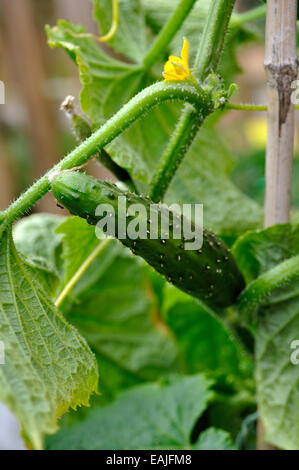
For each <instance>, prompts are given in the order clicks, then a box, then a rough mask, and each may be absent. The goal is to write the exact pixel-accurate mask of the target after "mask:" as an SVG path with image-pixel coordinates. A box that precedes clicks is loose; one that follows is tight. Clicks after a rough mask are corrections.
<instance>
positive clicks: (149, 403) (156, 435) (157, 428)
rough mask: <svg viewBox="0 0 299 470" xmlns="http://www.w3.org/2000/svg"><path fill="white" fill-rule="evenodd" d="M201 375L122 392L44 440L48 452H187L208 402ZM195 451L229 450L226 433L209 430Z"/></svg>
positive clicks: (228, 440)
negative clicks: (78, 420)
mask: <svg viewBox="0 0 299 470" xmlns="http://www.w3.org/2000/svg"><path fill="white" fill-rule="evenodd" d="M209 387H210V382H209V381H208V380H207V379H205V377H204V376H203V375H195V376H191V377H185V378H182V379H179V380H175V381H172V382H170V383H169V384H158V383H157V384H148V385H143V386H139V387H136V388H134V389H131V390H129V391H127V392H123V393H122V394H121V395H120V396H119V397H118V398H117V399H116V400H115V401H114V402H113V403H111V404H110V405H108V406H105V407H103V408H100V409H97V410H94V411H91V412H90V413H89V415H88V416H87V418H86V419H85V420H84V421H82V422H81V423H79V424H75V425H73V426H71V427H70V428H68V429H63V430H62V431H61V432H59V433H57V434H56V435H55V436H53V437H50V438H49V440H48V447H49V448H50V449H118V450H121V449H134V450H137V449H151V450H153V449H192V447H193V445H192V444H191V433H192V430H193V428H194V425H195V423H196V421H197V419H198V418H199V417H200V415H201V414H202V413H203V411H204V410H205V409H206V407H207V405H208V402H209V401H210V399H211V391H210V390H209ZM194 447H195V448H198V449H207V448H211V449H232V448H233V447H234V446H233V444H232V442H231V440H230V438H229V436H228V435H227V433H224V432H221V431H219V430H214V429H210V430H209V431H207V432H204V433H203V434H202V435H200V437H199V441H198V442H197V443H196V444H195V446H194Z"/></svg>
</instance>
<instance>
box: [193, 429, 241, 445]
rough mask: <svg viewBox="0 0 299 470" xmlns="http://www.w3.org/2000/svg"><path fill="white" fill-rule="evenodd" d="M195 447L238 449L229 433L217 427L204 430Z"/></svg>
mask: <svg viewBox="0 0 299 470" xmlns="http://www.w3.org/2000/svg"><path fill="white" fill-rule="evenodd" d="M193 448H194V449H195V450H237V447H236V445H235V444H234V443H233V442H232V439H231V437H230V435H229V433H228V432H226V431H222V429H215V428H209V429H207V430H206V431H203V432H202V433H201V434H200V436H199V438H198V441H197V442H196V444H195V445H194V446H193Z"/></svg>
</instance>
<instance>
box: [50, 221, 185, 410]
mask: <svg viewBox="0 0 299 470" xmlns="http://www.w3.org/2000/svg"><path fill="white" fill-rule="evenodd" d="M58 230H59V233H62V234H63V244H64V253H65V254H64V256H65V258H66V266H67V269H69V268H70V267H71V266H72V264H73V265H74V266H78V265H77V264H76V263H77V260H82V261H83V260H85V257H87V256H88V255H89V254H90V250H92V249H93V246H94V245H95V244H98V243H99V240H98V239H97V238H96V235H95V229H94V227H91V226H88V225H87V223H86V221H85V220H82V219H79V218H78V217H73V218H69V219H68V220H67V221H66V222H64V223H63V224H62V225H61V226H60V227H59V229H58ZM79 240H82V244H81V243H80V242H79ZM63 311H64V313H65V315H66V316H67V318H68V319H69V320H70V321H71V323H73V324H74V325H75V326H76V327H77V328H79V330H80V332H81V333H82V334H83V335H84V336H85V338H86V339H87V341H88V343H89V344H90V345H91V346H92V348H93V350H94V351H95V353H96V355H97V358H98V361H99V367H100V373H101V383H100V391H101V392H102V394H103V397H102V398H101V399H100V400H101V401H102V402H103V401H104V400H106V399H109V398H111V397H113V396H114V395H115V392H116V391H117V390H118V389H120V388H124V387H128V386H131V385H132V384H135V383H139V382H143V381H144V380H154V379H156V378H158V377H161V376H167V375H169V374H171V373H174V372H175V371H177V370H178V367H179V366H178V350H177V348H176V346H175V343H174V341H173V340H172V338H171V336H170V334H169V333H168V332H167V329H166V327H165V326H164V325H163V324H162V322H161V320H160V319H159V316H158V315H159V314H158V300H157V297H156V294H155V292H154V290H153V287H152V283H151V276H150V270H149V268H148V266H147V265H145V263H144V262H142V261H141V260H140V259H139V258H137V257H134V256H132V255H131V253H130V252H129V251H128V250H127V249H125V248H124V247H123V246H122V245H121V244H120V243H119V242H118V241H115V240H114V241H111V243H110V245H108V246H107V247H106V249H105V250H104V251H103V252H102V253H101V254H100V255H99V256H98V257H97V258H96V259H95V260H94V261H93V263H92V265H91V266H90V267H89V268H88V270H87V271H86V273H85V274H84V275H83V276H82V277H81V279H80V280H79V282H78V283H77V285H76V286H75V288H74V289H73V291H72V292H71V293H70V294H69V296H68V298H67V299H66V301H65V302H64V305H63Z"/></svg>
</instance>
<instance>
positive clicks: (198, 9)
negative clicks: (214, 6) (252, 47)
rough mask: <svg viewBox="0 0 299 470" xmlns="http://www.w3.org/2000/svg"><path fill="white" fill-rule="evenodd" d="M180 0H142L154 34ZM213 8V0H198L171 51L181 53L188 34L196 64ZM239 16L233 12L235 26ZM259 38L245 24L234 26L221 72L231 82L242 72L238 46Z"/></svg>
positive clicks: (191, 53) (192, 57)
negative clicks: (209, 11)
mask: <svg viewBox="0 0 299 470" xmlns="http://www.w3.org/2000/svg"><path fill="white" fill-rule="evenodd" d="M178 2H179V0H142V5H143V6H144V10H145V14H146V21H147V23H148V25H149V26H150V27H151V29H152V31H153V32H154V33H158V32H159V31H160V30H161V28H162V27H163V26H164V24H165V22H166V21H167V20H168V18H169V17H170V15H171V14H172V12H173V11H174V9H175V8H176V6H177V4H178ZM209 7H210V0H198V1H197V2H196V3H195V5H194V7H193V9H192V10H191V13H190V14H189V16H188V17H187V19H186V20H185V22H184V24H183V26H182V28H181V29H180V31H179V32H178V34H177V35H176V36H175V37H174V39H173V41H172V42H171V44H170V47H169V51H168V52H169V54H176V55H177V51H179V50H180V48H181V45H182V38H183V37H185V38H187V39H188V42H189V45H190V63H191V64H193V63H194V60H195V57H196V53H197V47H198V40H199V38H200V36H201V34H202V31H203V28H204V24H205V20H206V17H207V14H208V10H209ZM237 17H238V15H235V14H233V15H232V21H231V24H232V25H234V19H235V18H237ZM256 39H257V36H256V35H255V34H253V33H252V32H251V31H250V30H248V29H247V28H246V29H245V28H244V27H243V26H240V25H236V26H232V27H231V28H230V32H229V35H228V36H227V39H226V44H225V48H224V51H223V55H222V58H221V62H220V66H219V73H220V75H221V76H222V78H224V80H225V81H226V83H227V84H230V83H231V81H232V80H233V79H234V75H235V74H236V73H239V72H240V71H241V68H240V66H239V64H238V60H237V49H238V47H240V46H241V45H243V44H245V43H247V42H249V41H253V40H256ZM195 75H196V70H195Z"/></svg>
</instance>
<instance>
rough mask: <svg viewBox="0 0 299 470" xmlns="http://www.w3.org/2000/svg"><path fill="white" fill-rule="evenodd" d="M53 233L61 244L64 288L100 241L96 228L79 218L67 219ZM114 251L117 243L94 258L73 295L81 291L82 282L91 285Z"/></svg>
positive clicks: (111, 257)
mask: <svg viewBox="0 0 299 470" xmlns="http://www.w3.org/2000/svg"><path fill="white" fill-rule="evenodd" d="M55 232H56V233H57V234H59V236H60V237H61V239H62V244H63V250H62V259H63V267H64V280H63V284H62V287H64V286H65V285H66V284H67V283H68V282H69V281H70V280H71V279H72V277H73V276H74V275H75V274H76V272H77V271H78V269H79V268H80V267H81V266H82V264H83V263H84V262H85V261H86V259H87V258H88V256H89V255H91V253H92V252H93V251H94V250H95V249H97V248H98V246H99V244H100V243H101V242H102V240H99V239H98V238H97V236H96V228H95V227H90V226H89V225H88V224H87V223H86V221H85V220H83V219H80V218H79V217H69V218H68V219H66V220H65V221H64V222H62V224H60V225H59V226H58V227H57V228H56V230H55ZM116 251H118V244H117V242H112V243H111V244H110V246H109V250H105V253H104V254H102V255H101V256H99V257H97V258H95V260H94V262H93V264H92V265H91V266H90V267H89V268H88V270H87V271H86V274H85V276H84V280H83V279H82V278H83V276H82V278H81V279H80V280H79V282H78V283H77V285H76V286H75V288H74V290H73V293H74V292H75V293H76V292H77V290H81V289H82V283H83V282H84V286H85V287H88V286H89V285H92V284H93V283H94V282H95V281H96V280H97V278H98V277H100V276H101V275H102V273H103V271H104V270H105V269H106V268H107V265H109V263H110V262H111V261H112V260H113V259H114V257H115V253H116ZM95 278H96V279H95Z"/></svg>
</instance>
